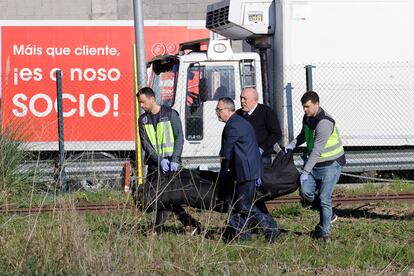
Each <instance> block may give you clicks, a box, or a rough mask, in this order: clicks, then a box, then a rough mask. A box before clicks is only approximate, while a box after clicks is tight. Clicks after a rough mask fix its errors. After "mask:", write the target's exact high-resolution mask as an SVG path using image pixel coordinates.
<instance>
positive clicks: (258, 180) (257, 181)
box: [256, 178, 262, 187]
mask: <svg viewBox="0 0 414 276" xmlns="http://www.w3.org/2000/svg"><path fill="white" fill-rule="evenodd" d="M260 186H262V179H261V178H258V179H256V187H260Z"/></svg>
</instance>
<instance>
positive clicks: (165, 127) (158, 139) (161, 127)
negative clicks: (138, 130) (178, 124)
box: [143, 108, 174, 157]
mask: <svg viewBox="0 0 414 276" xmlns="http://www.w3.org/2000/svg"><path fill="white" fill-rule="evenodd" d="M160 112H161V114H160V120H159V121H158V123H157V125H156V127H154V123H153V122H152V119H151V116H149V115H144V116H146V117H147V119H146V120H143V127H144V129H145V132H146V134H147V136H148V139H149V141H150V143H151V145H152V147H153V148H154V150H155V152H156V153H157V155H158V156H159V157H169V156H172V154H173V152H174V133H173V129H172V126H171V109H170V108H161V110H160Z"/></svg>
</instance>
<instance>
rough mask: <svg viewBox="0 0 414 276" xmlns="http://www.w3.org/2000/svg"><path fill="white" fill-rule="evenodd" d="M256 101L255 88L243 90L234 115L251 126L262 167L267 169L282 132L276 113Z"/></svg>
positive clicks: (257, 96) (257, 98) (257, 97)
mask: <svg viewBox="0 0 414 276" xmlns="http://www.w3.org/2000/svg"><path fill="white" fill-rule="evenodd" d="M258 101H259V95H258V94H257V90H256V88H253V87H248V88H244V89H243V91H242V93H241V95H240V102H241V108H240V109H238V110H237V111H236V113H237V114H238V115H239V116H242V117H244V118H245V119H246V120H247V121H249V122H250V123H251V125H252V126H253V128H254V132H255V134H256V139H257V143H258V144H259V150H260V153H261V154H262V161H263V165H264V167H269V166H270V165H271V164H272V152H273V146H274V145H275V144H276V142H277V141H279V140H280V138H282V131H281V129H280V125H279V121H278V119H277V116H276V113H275V112H274V111H273V110H272V109H271V108H270V107H268V106H266V105H263V104H259V103H258Z"/></svg>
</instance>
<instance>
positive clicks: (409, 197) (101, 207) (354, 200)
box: [0, 193, 414, 215]
mask: <svg viewBox="0 0 414 276" xmlns="http://www.w3.org/2000/svg"><path fill="white" fill-rule="evenodd" d="M332 201H333V204H337V205H338V204H340V205H342V204H343V205H352V204H358V203H372V202H381V201H393V202H404V203H414V193H399V194H389V195H387V194H386V195H384V194H365V195H359V196H335V197H333V198H332ZM299 202H300V197H299V196H283V197H280V198H278V199H275V200H271V201H267V202H266V205H267V207H269V208H274V207H276V206H279V205H282V204H286V203H299ZM131 209H132V210H134V209H135V208H134V205H133V204H130V203H128V204H125V203H112V204H111V203H108V204H86V205H74V206H52V207H51V206H43V207H38V206H36V207H32V208H13V207H11V206H1V207H0V214H17V215H30V214H37V213H39V212H40V213H56V212H113V211H123V210H131Z"/></svg>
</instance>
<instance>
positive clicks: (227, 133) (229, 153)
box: [216, 98, 280, 242]
mask: <svg viewBox="0 0 414 276" xmlns="http://www.w3.org/2000/svg"><path fill="white" fill-rule="evenodd" d="M216 113H217V117H218V119H219V120H220V121H222V122H225V123H226V125H225V127H224V129H223V133H222V137H221V150H220V157H221V158H222V161H221V169H220V176H221V177H228V178H229V179H232V182H231V183H223V184H222V185H234V189H233V193H232V194H231V195H229V197H231V200H229V202H231V208H230V210H231V211H230V215H229V220H228V226H227V228H226V231H225V233H224V239H225V240H230V239H232V238H233V237H238V238H240V239H243V240H245V239H247V240H248V239H250V238H251V233H250V230H249V229H248V228H249V226H250V225H255V226H260V227H262V228H263V229H264V231H265V236H266V239H267V241H268V242H273V241H274V240H275V239H276V238H277V236H278V235H279V233H280V230H278V229H277V225H276V221H275V220H274V219H273V218H272V216H271V215H269V214H264V213H263V212H262V211H260V209H259V208H257V207H256V206H255V205H254V204H253V199H254V192H255V183H256V181H257V180H258V179H260V178H261V177H262V176H263V164H262V161H261V155H260V152H259V148H258V145H257V141H256V136H255V133H254V129H253V127H252V126H251V125H250V123H248V122H247V121H246V120H244V119H243V118H242V117H240V116H238V115H237V114H236V113H235V106H234V102H233V100H232V99H231V98H220V99H219V101H218V103H217V108H216Z"/></svg>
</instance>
